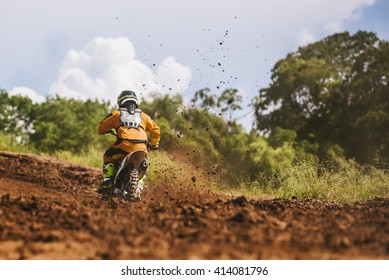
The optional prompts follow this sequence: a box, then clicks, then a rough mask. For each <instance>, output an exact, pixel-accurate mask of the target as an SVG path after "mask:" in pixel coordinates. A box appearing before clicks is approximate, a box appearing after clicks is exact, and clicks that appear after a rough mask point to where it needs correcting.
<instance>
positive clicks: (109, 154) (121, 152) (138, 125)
mask: <svg viewBox="0 0 389 280" xmlns="http://www.w3.org/2000/svg"><path fill="white" fill-rule="evenodd" d="M117 105H118V107H119V108H118V109H117V110H115V111H113V112H112V113H111V114H109V115H108V116H107V117H106V118H105V119H103V120H102V121H101V122H100V124H99V127H98V133H99V134H101V135H103V134H106V133H109V132H110V131H111V130H112V129H115V130H116V134H117V140H116V142H114V143H112V144H111V145H110V146H109V147H108V149H107V150H106V151H105V153H104V164H103V174H104V176H103V177H104V180H103V183H102V184H101V185H100V186H99V187H98V188H97V192H98V193H99V194H108V193H109V192H110V190H111V188H112V185H113V178H114V175H115V171H116V170H115V165H114V163H115V162H116V161H118V160H121V159H123V158H124V157H125V156H126V155H127V154H129V153H131V152H133V151H135V150H143V151H145V152H146V153H147V145H146V144H145V143H142V141H144V142H147V139H148V138H147V135H146V131H148V132H149V133H150V144H151V149H154V150H156V149H158V144H159V140H160V128H159V126H158V125H157V124H156V123H155V122H154V121H153V120H152V119H151V118H150V117H149V116H148V115H147V114H146V113H144V112H142V111H141V110H140V109H139V108H138V107H139V102H138V98H137V96H136V94H135V93H134V92H133V91H131V90H124V91H122V92H121V93H120V95H119V97H118V98H117ZM134 140H135V141H134ZM134 142H138V143H134ZM139 142H141V143H139ZM141 190H142V186H141V185H140V186H139V188H138V191H139V192H140V191H141Z"/></svg>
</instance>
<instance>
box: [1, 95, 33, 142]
mask: <svg viewBox="0 0 389 280" xmlns="http://www.w3.org/2000/svg"><path fill="white" fill-rule="evenodd" d="M33 107H34V104H33V103H32V101H31V99H30V98H28V97H24V96H19V95H14V96H10V95H9V94H8V92H6V91H4V90H0V130H1V131H4V132H6V133H7V134H9V135H11V136H12V137H15V138H18V139H19V141H21V142H22V143H26V142H28V135H27V134H28V131H29V130H30V129H31V122H32V116H31V112H32V110H33Z"/></svg>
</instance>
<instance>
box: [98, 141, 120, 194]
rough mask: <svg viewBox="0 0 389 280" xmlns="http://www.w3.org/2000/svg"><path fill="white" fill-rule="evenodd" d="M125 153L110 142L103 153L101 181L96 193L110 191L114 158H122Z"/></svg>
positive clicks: (113, 172)
mask: <svg viewBox="0 0 389 280" xmlns="http://www.w3.org/2000/svg"><path fill="white" fill-rule="evenodd" d="M125 154H126V152H125V151H123V150H121V149H117V148H115V144H112V145H111V146H110V147H109V148H108V150H107V151H106V152H105V153H104V164H103V182H102V183H101V185H100V186H99V187H98V188H97V192H98V193H100V194H108V193H109V192H110V190H111V188H112V186H113V179H114V177H115V172H116V170H115V162H116V160H118V159H120V158H123V156H125Z"/></svg>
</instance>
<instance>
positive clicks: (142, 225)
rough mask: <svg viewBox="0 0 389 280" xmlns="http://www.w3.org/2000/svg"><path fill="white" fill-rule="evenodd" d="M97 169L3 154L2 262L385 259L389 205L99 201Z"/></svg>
mask: <svg viewBox="0 0 389 280" xmlns="http://www.w3.org/2000/svg"><path fill="white" fill-rule="evenodd" d="M100 178H101V173H100V170H98V169H93V168H85V167H80V166H76V165H71V164H69V163H65V162H60V161H57V160H53V159H47V158H41V157H37V156H27V155H18V154H13V153H8V152H1V151H0V259H389V200H388V199H375V200H371V201H368V202H364V203H356V204H353V205H341V204H335V203H328V202H322V201H314V200H304V201H302V200H265V201H261V200H259V201H256V200H248V199H246V198H245V197H228V196H223V195H218V194H214V193H211V192H210V191H207V190H204V191H201V190H199V189H195V188H189V187H180V186H159V187H158V188H157V187H154V188H146V190H145V191H144V194H143V197H144V199H143V201H142V202H141V203H126V202H118V201H100V199H99V198H98V196H97V194H96V192H95V188H96V186H97V185H98V183H99V181H100Z"/></svg>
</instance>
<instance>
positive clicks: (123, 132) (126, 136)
mask: <svg viewBox="0 0 389 280" xmlns="http://www.w3.org/2000/svg"><path fill="white" fill-rule="evenodd" d="M140 118H141V123H140V125H139V129H137V128H128V127H127V126H124V125H122V123H121V121H120V111H119V110H115V111H113V112H112V113H111V114H110V115H108V116H107V117H106V118H105V119H104V120H102V121H101V122H100V124H99V127H98V132H99V134H105V133H107V132H109V131H110V130H111V129H113V128H114V129H115V130H116V132H117V135H118V138H119V139H121V140H147V135H146V131H148V132H149V133H150V143H151V145H152V146H156V145H158V144H159V140H160V137H161V131H160V128H159V126H158V125H157V124H156V123H155V122H154V121H153V120H152V119H151V118H150V117H149V116H148V115H147V114H146V113H143V112H141V113H140Z"/></svg>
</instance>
